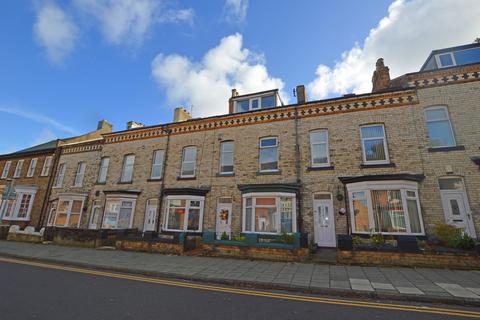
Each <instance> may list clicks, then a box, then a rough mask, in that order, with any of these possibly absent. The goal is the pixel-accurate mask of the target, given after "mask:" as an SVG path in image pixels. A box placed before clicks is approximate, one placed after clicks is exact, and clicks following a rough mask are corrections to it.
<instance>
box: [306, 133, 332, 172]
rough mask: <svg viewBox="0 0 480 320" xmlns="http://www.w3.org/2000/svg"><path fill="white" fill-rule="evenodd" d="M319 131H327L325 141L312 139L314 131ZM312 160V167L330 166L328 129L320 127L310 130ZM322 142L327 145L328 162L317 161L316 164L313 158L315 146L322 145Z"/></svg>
mask: <svg viewBox="0 0 480 320" xmlns="http://www.w3.org/2000/svg"><path fill="white" fill-rule="evenodd" d="M317 132H325V134H326V139H325V141H322V142H314V141H312V134H313V133H317ZM309 138H310V162H311V166H312V168H321V167H329V166H330V146H329V144H328V138H329V137H328V130H326V129H318V130H313V131H310V137H309ZM321 144H324V145H325V150H327V162H326V163H317V164H315V163H314V161H313V159H314V157H313V147H314V146H315V145H321Z"/></svg>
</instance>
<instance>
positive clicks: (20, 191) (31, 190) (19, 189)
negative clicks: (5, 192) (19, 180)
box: [0, 186, 38, 221]
mask: <svg viewBox="0 0 480 320" xmlns="http://www.w3.org/2000/svg"><path fill="white" fill-rule="evenodd" d="M37 190H38V188H37V187H28V186H15V193H16V197H15V200H13V204H12V206H11V207H10V212H9V213H8V217H7V216H6V215H7V212H4V210H5V208H4V207H5V206H7V205H8V201H7V200H5V201H2V202H1V203H2V205H1V206H0V214H2V215H3V216H2V217H1V219H2V220H9V221H30V215H31V211H32V208H33V202H34V201H35V195H36V194H37ZM24 195H30V196H31V198H30V202H29V204H28V208H27V214H26V215H25V217H18V213H19V210H20V206H21V202H22V198H23V196H24Z"/></svg>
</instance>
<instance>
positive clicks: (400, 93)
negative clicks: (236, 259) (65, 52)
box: [0, 44, 480, 247]
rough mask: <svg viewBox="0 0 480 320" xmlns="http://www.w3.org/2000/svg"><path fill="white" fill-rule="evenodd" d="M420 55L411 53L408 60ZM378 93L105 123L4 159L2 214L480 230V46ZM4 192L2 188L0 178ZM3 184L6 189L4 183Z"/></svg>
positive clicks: (184, 225)
mask: <svg viewBox="0 0 480 320" xmlns="http://www.w3.org/2000/svg"><path fill="white" fill-rule="evenodd" d="M406 58H408V57H406ZM372 84H373V90H372V92H371V93H367V94H360V95H355V94H348V95H344V96H342V97H339V98H335V99H328V100H320V101H308V98H307V94H306V90H305V87H304V86H298V87H297V89H296V98H297V103H295V104H290V105H283V103H282V101H281V99H280V96H279V93H278V91H277V90H270V91H264V92H257V93H248V94H241V93H239V92H237V91H236V90H235V89H233V90H232V96H231V98H230V99H229V101H228V103H227V101H225V111H226V112H227V110H228V113H226V114H224V115H218V116H214V117H208V118H194V119H192V118H191V116H190V114H189V113H188V112H187V111H185V110H184V109H182V108H178V109H176V110H175V116H174V121H173V122H172V123H167V124H160V125H153V126H144V125H142V124H140V123H137V122H133V121H132V122H129V124H128V128H127V129H126V130H123V131H117V132H112V131H111V126H109V125H108V123H106V122H100V124H99V128H98V129H99V130H97V131H95V132H93V133H90V134H89V135H87V136H82V137H76V138H73V139H66V140H64V141H55V142H50V143H47V144H44V145H40V146H37V147H33V148H31V149H27V150H23V151H20V152H17V153H13V154H9V155H3V156H1V157H0V170H1V173H2V175H1V180H0V183H1V184H2V185H3V186H7V185H8V183H7V182H8V181H10V180H9V179H12V178H13V179H14V189H15V191H16V198H14V199H10V200H4V201H3V203H2V207H1V212H2V222H3V223H9V224H19V223H23V224H24V225H26V224H30V225H34V226H36V227H41V226H56V227H70V228H85V229H87V228H89V229H130V228H137V229H139V230H142V231H157V232H160V233H173V232H186V233H192V234H201V233H202V232H205V231H212V232H215V234H216V236H217V237H221V236H222V235H223V236H224V237H225V236H227V237H232V236H233V235H239V234H247V233H258V234H268V235H275V234H283V233H297V232H298V233H302V234H305V235H307V237H308V241H309V243H312V244H317V245H318V246H321V247H335V246H336V235H337V234H347V233H348V234H350V233H352V234H370V233H371V232H381V233H384V234H389V235H416V236H421V237H423V236H427V237H428V236H430V235H431V234H432V231H433V226H434V225H435V223H437V222H447V223H450V224H453V225H456V226H458V227H461V228H463V229H464V230H465V232H467V233H468V234H469V235H471V236H472V237H474V238H476V236H477V232H478V231H477V230H480V192H479V190H480V169H479V167H480V149H479V147H480V126H479V124H480V115H479V114H480V112H479V110H480V109H479V108H480V44H471V45H464V46H459V47H453V48H447V49H442V50H435V51H433V52H432V53H431V54H430V56H429V57H428V58H427V60H426V62H425V64H424V65H423V67H422V68H421V69H420V71H418V72H414V73H410V74H405V75H403V76H401V77H398V78H395V79H390V75H389V70H388V68H387V67H385V65H384V64H383V60H382V59H379V60H378V62H377V66H376V70H375V72H374V74H373V79H372ZM0 188H1V187H0ZM0 191H1V190H0Z"/></svg>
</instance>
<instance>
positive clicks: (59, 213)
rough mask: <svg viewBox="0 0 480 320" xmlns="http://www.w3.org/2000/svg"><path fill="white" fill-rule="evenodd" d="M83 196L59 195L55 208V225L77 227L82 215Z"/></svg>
mask: <svg viewBox="0 0 480 320" xmlns="http://www.w3.org/2000/svg"><path fill="white" fill-rule="evenodd" d="M85 198H86V197H85V196H83V195H78V196H71V195H68V196H60V197H59V199H58V206H57V210H56V217H55V226H56V227H69V228H78V227H79V225H80V218H81V217H82V212H83V205H84V203H85Z"/></svg>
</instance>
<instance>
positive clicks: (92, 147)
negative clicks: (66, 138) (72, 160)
mask: <svg viewBox="0 0 480 320" xmlns="http://www.w3.org/2000/svg"><path fill="white" fill-rule="evenodd" d="M100 150H102V145H101V144H99V143H96V144H88V145H76V146H72V147H66V148H64V149H62V154H72V153H80V152H91V151H100Z"/></svg>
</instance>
